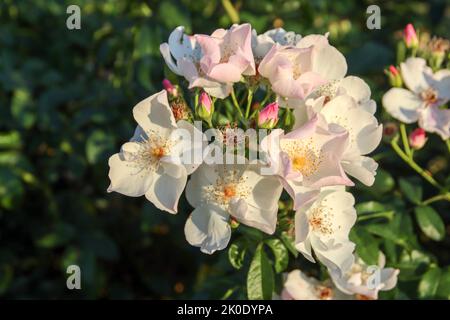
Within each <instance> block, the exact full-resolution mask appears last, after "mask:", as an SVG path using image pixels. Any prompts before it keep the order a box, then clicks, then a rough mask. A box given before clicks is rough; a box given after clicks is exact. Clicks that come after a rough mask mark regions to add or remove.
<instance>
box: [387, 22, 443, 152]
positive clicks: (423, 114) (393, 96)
mask: <svg viewBox="0 0 450 320" xmlns="http://www.w3.org/2000/svg"><path fill="white" fill-rule="evenodd" d="M404 43H405V46H406V47H407V48H409V49H410V55H409V57H405V58H406V60H405V61H402V62H400V67H399V68H397V67H395V66H390V67H389V70H387V71H386V73H387V75H388V77H389V80H390V83H391V85H392V86H393V88H391V89H390V90H389V91H388V92H386V93H385V95H384V96H383V101H382V102H383V106H384V108H385V109H386V111H387V112H388V113H389V114H390V115H391V116H392V117H393V118H395V119H397V120H399V121H401V122H402V123H405V124H411V123H415V122H418V125H419V127H420V128H422V129H423V130H425V131H427V132H432V133H436V134H438V135H439V136H440V137H441V138H442V139H443V140H448V139H449V138H450V110H449V109H448V108H447V107H446V106H445V105H446V104H447V102H448V101H449V100H450V70H449V69H447V68H445V67H444V65H445V64H444V62H445V57H446V56H447V53H448V51H449V47H450V46H449V41H448V40H446V39H440V38H432V39H431V40H429V39H424V40H421V41H419V38H418V36H417V34H416V31H415V29H414V27H413V25H411V24H408V25H407V26H406V28H405V30H404ZM419 132H420V131H419ZM414 136H417V134H415V135H414ZM414 136H413V137H411V139H415V138H414ZM424 144H425V141H424V140H423V139H422V142H421V143H419V144H417V146H419V148H421V147H423V145H424Z"/></svg>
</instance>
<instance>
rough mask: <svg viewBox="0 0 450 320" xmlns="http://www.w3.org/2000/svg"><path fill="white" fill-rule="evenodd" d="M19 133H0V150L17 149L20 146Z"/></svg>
mask: <svg viewBox="0 0 450 320" xmlns="http://www.w3.org/2000/svg"><path fill="white" fill-rule="evenodd" d="M21 144H22V143H21V139H20V133H19V132H17V131H10V132H6V133H0V148H1V149H18V148H20V146H21Z"/></svg>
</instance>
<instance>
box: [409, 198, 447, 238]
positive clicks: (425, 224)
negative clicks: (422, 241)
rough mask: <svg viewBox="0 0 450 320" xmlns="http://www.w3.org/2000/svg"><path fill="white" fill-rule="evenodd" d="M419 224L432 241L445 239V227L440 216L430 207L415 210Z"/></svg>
mask: <svg viewBox="0 0 450 320" xmlns="http://www.w3.org/2000/svg"><path fill="white" fill-rule="evenodd" d="M414 211H415V213H416V219H417V223H418V225H419V227H420V229H421V230H422V232H423V233H425V234H426V235H427V237H429V238H430V239H432V240H435V241H441V240H442V239H444V237H445V225H444V222H443V221H442V219H441V217H440V216H439V214H438V213H437V212H436V211H435V210H434V209H433V208H432V207H430V206H420V207H416V208H415V210H414Z"/></svg>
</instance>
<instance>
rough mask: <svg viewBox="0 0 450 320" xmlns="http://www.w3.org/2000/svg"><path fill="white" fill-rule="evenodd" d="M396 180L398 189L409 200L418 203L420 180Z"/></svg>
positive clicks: (419, 200)
mask: <svg viewBox="0 0 450 320" xmlns="http://www.w3.org/2000/svg"><path fill="white" fill-rule="evenodd" d="M398 182H399V185H400V189H401V190H402V192H403V194H404V195H405V196H406V198H408V200H409V201H411V202H412V203H415V204H420V203H421V202H422V193H423V191H422V186H421V185H420V181H416V180H415V179H414V180H412V179H405V178H400V179H399V181H398Z"/></svg>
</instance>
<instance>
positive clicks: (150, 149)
mask: <svg viewBox="0 0 450 320" xmlns="http://www.w3.org/2000/svg"><path fill="white" fill-rule="evenodd" d="M146 136H147V137H144V136H141V139H142V140H141V141H138V142H137V143H138V144H139V149H138V151H137V152H136V153H133V154H132V156H131V158H130V162H131V165H132V166H135V167H137V168H138V169H139V171H156V170H157V169H158V168H159V163H160V160H161V158H162V157H164V156H166V155H168V154H170V147H171V142H170V141H169V140H167V139H165V138H163V137H161V136H159V135H158V134H157V133H155V132H153V131H149V132H146Z"/></svg>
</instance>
